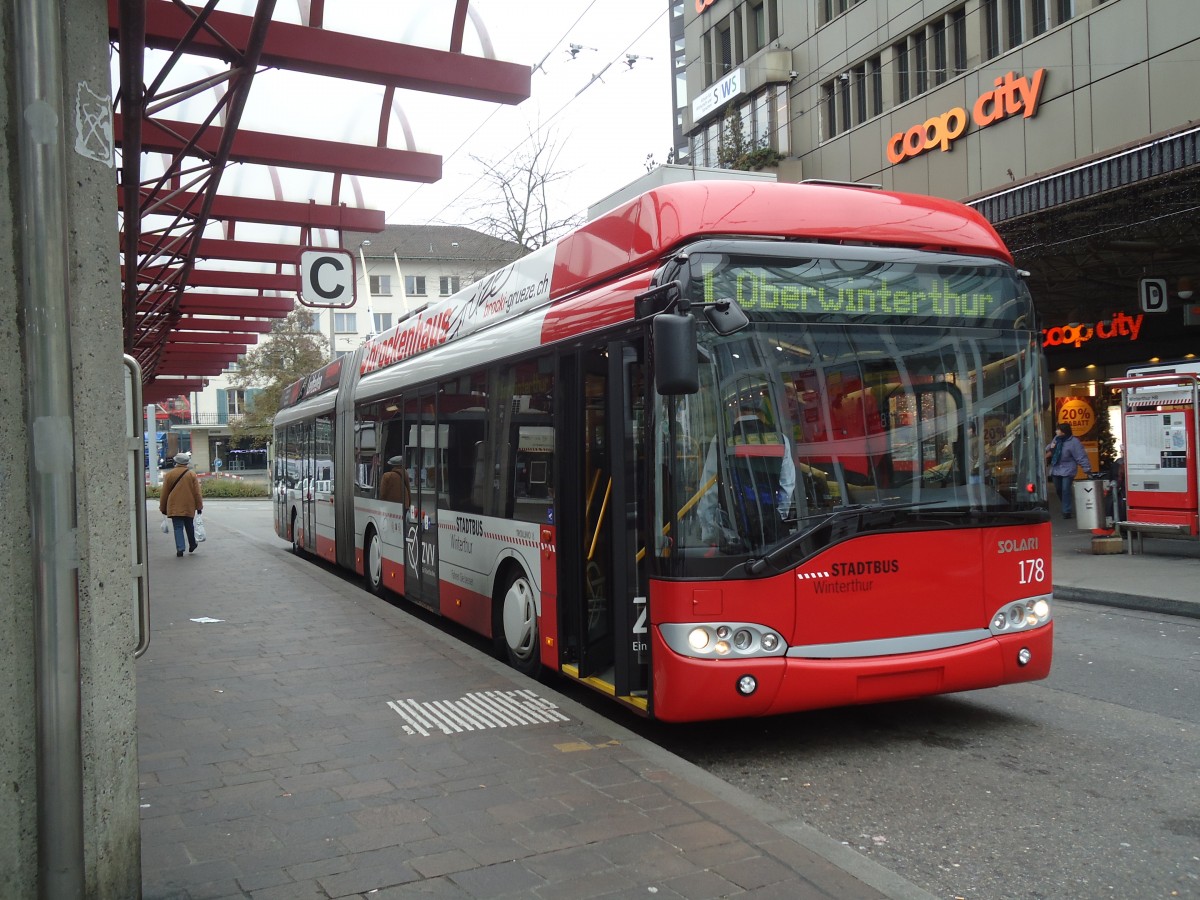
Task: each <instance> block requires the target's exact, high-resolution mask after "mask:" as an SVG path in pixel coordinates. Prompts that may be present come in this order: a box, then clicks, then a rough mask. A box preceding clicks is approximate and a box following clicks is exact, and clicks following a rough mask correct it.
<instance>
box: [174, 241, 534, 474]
mask: <svg viewBox="0 0 1200 900" xmlns="http://www.w3.org/2000/svg"><path fill="white" fill-rule="evenodd" d="M343 245H344V246H345V248H346V249H347V250H350V251H352V252H353V254H354V255H355V257H356V263H355V265H356V268H355V274H356V283H357V292H356V295H357V300H356V302H355V304H354V305H353V306H351V307H348V308H346V309H316V308H315V309H313V310H312V313H313V330H314V331H315V332H316V333H317V334H320V335H321V336H322V337H324V338H325V340H326V341H327V342H328V344H329V346H330V348H331V349H332V353H333V355H334V356H345V355H346V354H347V353H350V352H352V351H353V350H354V349H355V348H357V347H358V346H359V345H360V344H361V343H362V342H363V341H364V340H366V339H367V338H368V337H370V336H371V335H373V334H379V333H380V332H383V331H387V330H388V329H389V328H391V327H392V326H393V325H395V324H396V323H397V322H399V321H400V320H401V319H402V318H404V317H405V316H406V315H409V314H411V313H413V312H416V311H417V310H419V309H420V308H421V307H423V306H425V305H426V304H427V303H431V302H436V301H438V300H440V299H441V298H443V297H448V296H449V295H450V294H453V293H455V292H457V291H459V290H461V289H462V288H464V287H466V286H467V285H469V284H471V283H472V282H473V281H475V280H477V279H479V278H481V277H483V276H484V275H487V274H488V273H489V272H493V271H495V270H496V269H499V268H501V267H503V266H505V265H507V264H508V263H510V262H512V261H513V260H514V259H517V258H519V257H520V256H522V255H524V253H525V251H524V249H523V248H522V247H521V246H520V245H518V244H514V243H513V242H511V241H506V240H503V239H500V238H494V237H491V236H490V235H486V234H482V233H481V232H478V231H475V230H474V229H471V228H465V227H462V226H457V225H388V226H387V227H386V228H385V229H384V230H383V231H382V232H380V233H379V234H362V233H357V232H348V233H346V234H345V235H344V238H343ZM262 339H263V340H269V339H270V338H269V336H264V337H263V338H262ZM236 377H237V363H233V364H231V365H230V367H229V368H228V369H227V370H226V371H225V372H222V373H221V374H220V375H218V376H217V377H215V378H211V379H209V383H208V386H207V387H206V388H205V389H204V390H203V391H198V392H196V393H195V394H193V395H192V396H191V397H189V398H177V399H176V400H175V401H172V403H170V404H162V405H161V406H163V407H164V410H163V413H162V416H161V417H160V418H162V419H163V420H164V421H165V423H166V424H165V427H166V429H167V433H166V435H165V439H164V442H163V444H162V445H163V446H164V447H166V448H167V451H168V454H167V455H168V458H169V456H170V455H171V454H173V453H175V452H177V451H178V450H187V451H189V452H191V453H192V464H193V465H194V466H195V467H196V468H197V469H199V470H200V471H221V472H225V473H230V474H235V475H236V474H238V473H240V472H247V471H248V472H254V471H257V470H265V469H266V468H267V458H266V453H265V451H261V450H257V451H256V450H249V449H244V448H235V447H232V446H231V444H230V438H231V431H230V424H231V423H233V422H236V421H237V419H238V418H239V417H240V416H241V415H243V414H244V413H245V411H246V409H247V407H248V405H249V404H250V403H252V402H253V400H254V395H255V394H256V393H257V392H256V391H255V389H254V388H240V387H237V386H236V385H235V384H234V381H235V379H236ZM168 406H170V407H172V408H171V409H169V410H168V409H165V407H168Z"/></svg>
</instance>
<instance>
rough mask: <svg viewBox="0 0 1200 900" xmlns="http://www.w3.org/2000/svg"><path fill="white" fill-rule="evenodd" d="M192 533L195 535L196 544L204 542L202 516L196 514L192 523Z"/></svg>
mask: <svg viewBox="0 0 1200 900" xmlns="http://www.w3.org/2000/svg"><path fill="white" fill-rule="evenodd" d="M192 532H193V533H194V534H195V535H196V543H197V544H198V543H200V542H201V541H202V540H204V537H205V535H204V516H203V515H201V514H200V513H196V519H195V521H193V522H192Z"/></svg>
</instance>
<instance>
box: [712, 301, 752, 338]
mask: <svg viewBox="0 0 1200 900" xmlns="http://www.w3.org/2000/svg"><path fill="white" fill-rule="evenodd" d="M704 318H706V319H708V324H709V325H711V326H712V327H713V331H715V332H716V333H717V334H719V335H721V337H727V336H728V335H731V334H733V333H735V332H738V331H741V330H742V329H743V328H745V327H746V326H747V325H749V324H750V319H749V317H748V316H747V315H746V313H745V311H743V309H742V308H741V307H740V306H738V305H737V303H735V302H734V301H732V300H717V301H716V302H714V303H706V304H704Z"/></svg>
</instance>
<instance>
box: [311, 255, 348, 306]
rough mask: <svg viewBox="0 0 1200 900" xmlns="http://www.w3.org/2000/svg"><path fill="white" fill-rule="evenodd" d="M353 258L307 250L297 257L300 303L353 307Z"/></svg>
mask: <svg viewBox="0 0 1200 900" xmlns="http://www.w3.org/2000/svg"><path fill="white" fill-rule="evenodd" d="M354 288H355V277H354V256H353V254H351V253H350V251H349V250H341V249H331V248H327V247H325V248H314V247H308V248H305V249H304V250H302V251H301V253H300V302H301V303H303V304H304V305H305V306H316V307H327V308H337V309H344V308H346V307H349V306H353V305H354V301H355V296H354Z"/></svg>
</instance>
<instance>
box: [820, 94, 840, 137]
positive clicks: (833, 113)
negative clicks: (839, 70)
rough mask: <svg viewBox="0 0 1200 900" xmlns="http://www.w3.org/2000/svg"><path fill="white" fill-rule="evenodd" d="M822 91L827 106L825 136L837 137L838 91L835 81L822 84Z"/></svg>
mask: <svg viewBox="0 0 1200 900" xmlns="http://www.w3.org/2000/svg"><path fill="white" fill-rule="evenodd" d="M821 93H822V94H824V107H825V137H827V138H831V137H836V136H837V133H838V127H837V91H836V90H835V89H834V86H833V82H832V81H829V82H826V83H825V84H823V85H822V86H821Z"/></svg>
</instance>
